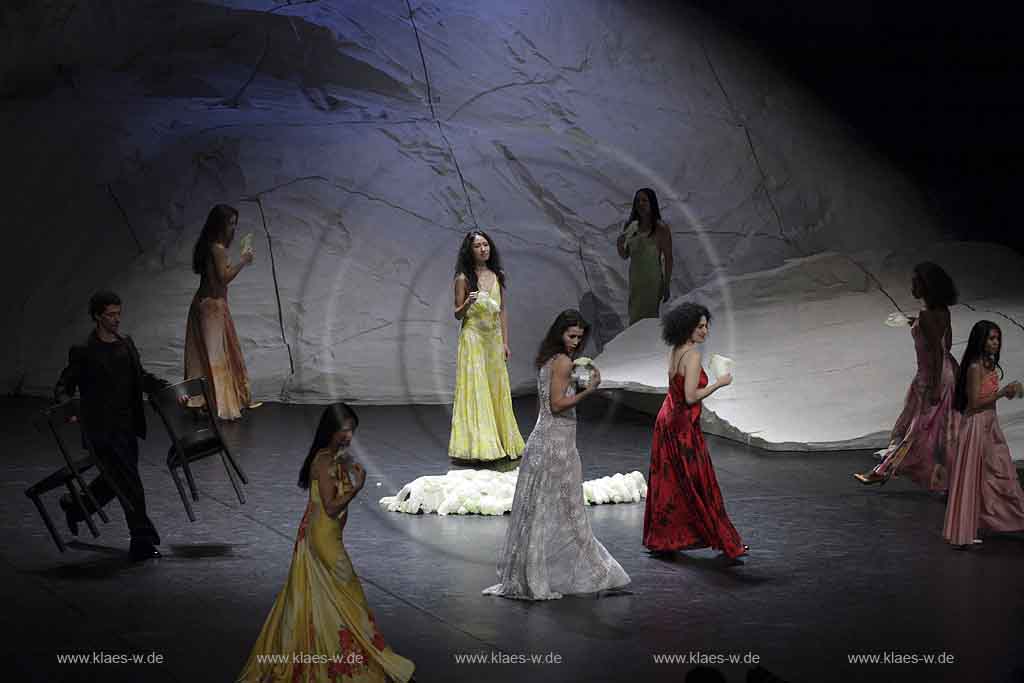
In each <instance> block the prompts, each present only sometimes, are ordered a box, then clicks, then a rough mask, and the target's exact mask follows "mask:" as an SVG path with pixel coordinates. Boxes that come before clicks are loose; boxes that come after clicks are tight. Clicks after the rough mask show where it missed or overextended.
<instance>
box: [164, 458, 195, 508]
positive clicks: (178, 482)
mask: <svg viewBox="0 0 1024 683" xmlns="http://www.w3.org/2000/svg"><path fill="white" fill-rule="evenodd" d="M167 469H168V470H169V471H170V473H171V479H173V480H174V485H175V486H176V487H178V495H179V496H181V502H182V504H183V505H184V506H185V514H187V515H188V521H190V522H194V521H196V514H195V512H193V511H192V503H191V501H189V499H188V496H187V495H185V487H184V486H182V484H181V477H179V476H178V471H177V469H176V468H175V467H174V465H168V466H167Z"/></svg>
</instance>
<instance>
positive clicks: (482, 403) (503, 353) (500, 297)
mask: <svg viewBox="0 0 1024 683" xmlns="http://www.w3.org/2000/svg"><path fill="white" fill-rule="evenodd" d="M504 289H505V272H504V271H503V270H502V269H501V258H500V257H499V256H498V249H497V247H496V246H495V244H494V241H493V240H492V239H491V238H490V237H489V236H488V235H487V233H485V232H483V231H482V230H473V231H471V232H470V233H469V234H468V235H466V238H465V239H464V240H462V246H461V248H460V249H459V258H458V261H457V262H456V264H455V318H456V319H457V320H460V321H462V330H461V331H460V332H459V351H458V356H457V358H456V363H455V366H456V370H455V371H456V375H455V404H454V406H453V407H452V433H451V438H450V440H449V442H448V457H450V458H456V459H459V460H499V459H501V458H506V457H507V458H518V457H519V456H520V455H522V453H523V449H524V448H526V444H524V443H523V437H522V435H521V434H520V433H519V425H518V424H517V423H516V416H515V413H513V412H512V391H511V388H510V387H509V381H508V369H507V368H506V367H505V363H506V362H507V361H508V357H509V351H508V315H507V313H506V309H505V292H504Z"/></svg>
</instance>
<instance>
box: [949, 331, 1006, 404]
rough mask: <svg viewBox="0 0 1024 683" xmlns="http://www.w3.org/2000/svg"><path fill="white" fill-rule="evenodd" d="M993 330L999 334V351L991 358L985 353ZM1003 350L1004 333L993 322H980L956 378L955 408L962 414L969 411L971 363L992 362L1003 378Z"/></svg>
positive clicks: (965, 350) (970, 340) (972, 334)
mask: <svg viewBox="0 0 1024 683" xmlns="http://www.w3.org/2000/svg"><path fill="white" fill-rule="evenodd" d="M992 330H996V331H998V332H999V351H996V352H995V354H994V355H992V356H989V355H988V354H987V353H986V352H985V342H987V341H988V335H989V333H990V332H991V331H992ZM1002 350H1003V331H1002V330H1001V329H1000V328H999V325H996V324H995V323H994V322H992V321H991V320H979V321H978V322H976V323H974V327H972V328H971V336H970V337H969V338H968V339H967V348H966V349H964V356H963V358H961V359H960V374H959V375H958V376H957V378H956V393H954V394H953V407H954V408H956V409H957V410H958V411H960V412H961V413H962V412H964V411H965V410H967V368H969V367H970V365H971V363H977V362H979V361H982V360H984V359H986V358H987V359H988V360H989V361H991V362H992V366H993V367H995V368H996V369H997V370H998V371H999V378H1000V379H1002V377H1003V369H1002V368H1001V367H1000V366H999V356H1000V352H1001V351H1002Z"/></svg>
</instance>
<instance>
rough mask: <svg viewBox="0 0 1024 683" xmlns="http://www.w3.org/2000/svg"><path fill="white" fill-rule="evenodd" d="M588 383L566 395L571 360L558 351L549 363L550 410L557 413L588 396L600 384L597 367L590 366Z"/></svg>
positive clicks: (570, 371)
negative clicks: (575, 391) (584, 386)
mask: <svg viewBox="0 0 1024 683" xmlns="http://www.w3.org/2000/svg"><path fill="white" fill-rule="evenodd" d="M590 372H591V379H590V384H588V385H587V388H586V389H584V390H583V391H581V392H579V393H577V394H575V395H574V396H566V395H565V390H566V388H567V387H568V386H569V375H570V373H572V361H571V360H570V359H569V356H567V355H565V354H564V353H560V354H558V355H557V356H555V360H554V361H552V363H551V397H550V404H551V412H552V413H554V414H555V415H557V414H558V413H561V412H563V411H565V410H569V409H570V408H572V407H574V406H575V405H576V404H577V403H579V402H580V401H582V400H583V399H585V398H586V397H588V396H590V395H591V394H592V393H594V392H595V391H596V390H597V387H598V386H600V384H601V373H600V372H599V371H598V369H597V368H591V370H590Z"/></svg>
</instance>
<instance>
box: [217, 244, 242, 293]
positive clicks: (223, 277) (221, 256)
mask: <svg viewBox="0 0 1024 683" xmlns="http://www.w3.org/2000/svg"><path fill="white" fill-rule="evenodd" d="M210 253H211V254H212V255H213V267H214V268H216V269H217V277H219V278H220V281H221V282H223V283H224V284H225V285H226V284H228V283H229V282H231V281H232V280H234V279H235V278H236V277H238V274H239V273H240V272H242V268H245V267H246V266H247V265H249V264H250V263H252V252H249V251H247V252H245V253H243V254H242V257H241V259H240V260H239V262H238V265H231V259H230V258H228V250H227V249H225V248H224V245H223V244H218V243H216V242H215V243H213V244H212V245H210Z"/></svg>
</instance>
